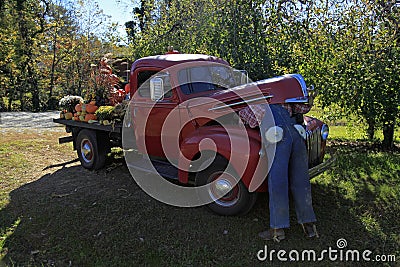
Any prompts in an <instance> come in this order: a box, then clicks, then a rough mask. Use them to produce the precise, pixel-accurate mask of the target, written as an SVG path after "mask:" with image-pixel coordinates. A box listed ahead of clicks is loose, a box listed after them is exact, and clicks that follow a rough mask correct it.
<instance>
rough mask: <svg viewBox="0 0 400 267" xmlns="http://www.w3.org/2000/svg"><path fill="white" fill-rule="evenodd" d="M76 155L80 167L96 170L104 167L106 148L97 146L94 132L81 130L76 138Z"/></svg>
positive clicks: (96, 137)
mask: <svg viewBox="0 0 400 267" xmlns="http://www.w3.org/2000/svg"><path fill="white" fill-rule="evenodd" d="M76 145H77V153H78V157H79V160H80V161H81V165H82V167H84V168H85V169H88V170H98V169H101V168H102V167H103V166H104V163H105V161H106V155H107V147H106V146H105V145H99V142H98V136H97V134H96V132H95V131H90V130H86V129H84V130H82V131H80V132H79V134H78V137H77V138H76Z"/></svg>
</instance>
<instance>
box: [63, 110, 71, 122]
mask: <svg viewBox="0 0 400 267" xmlns="http://www.w3.org/2000/svg"><path fill="white" fill-rule="evenodd" d="M64 117H65V119H66V120H70V119H72V117H73V115H72V113H71V112H67V113H65V114H64Z"/></svg>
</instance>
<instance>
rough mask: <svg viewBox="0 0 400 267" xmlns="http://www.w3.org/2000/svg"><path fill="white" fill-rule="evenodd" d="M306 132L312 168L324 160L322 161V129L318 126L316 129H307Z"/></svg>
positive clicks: (310, 166) (309, 161)
mask: <svg viewBox="0 0 400 267" xmlns="http://www.w3.org/2000/svg"><path fill="white" fill-rule="evenodd" d="M306 133H307V139H306V145H307V151H308V167H309V168H312V167H314V166H316V165H318V164H320V163H321V162H322V161H321V146H322V140H321V129H320V128H319V127H318V128H316V129H315V130H313V131H307V132H306Z"/></svg>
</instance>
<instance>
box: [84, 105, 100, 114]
mask: <svg viewBox="0 0 400 267" xmlns="http://www.w3.org/2000/svg"><path fill="white" fill-rule="evenodd" d="M97 109H98V107H97V106H96V105H92V104H87V105H86V112H87V113H95V112H96V110H97Z"/></svg>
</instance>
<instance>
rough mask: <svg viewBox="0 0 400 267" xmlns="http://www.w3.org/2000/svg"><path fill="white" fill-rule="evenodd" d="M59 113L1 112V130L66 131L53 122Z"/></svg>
mask: <svg viewBox="0 0 400 267" xmlns="http://www.w3.org/2000/svg"><path fill="white" fill-rule="evenodd" d="M59 114H60V112H59V111H47V112H37V113H33V112H0V130H2V131H4V130H12V129H16V130H23V129H27V130H29V129H32V130H35V129H36V130H52V131H64V126H63V125H61V124H57V123H54V122H53V118H58V117H59Z"/></svg>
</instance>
